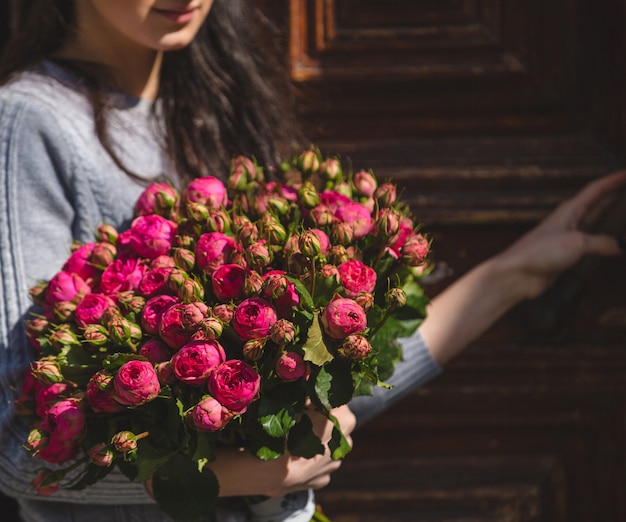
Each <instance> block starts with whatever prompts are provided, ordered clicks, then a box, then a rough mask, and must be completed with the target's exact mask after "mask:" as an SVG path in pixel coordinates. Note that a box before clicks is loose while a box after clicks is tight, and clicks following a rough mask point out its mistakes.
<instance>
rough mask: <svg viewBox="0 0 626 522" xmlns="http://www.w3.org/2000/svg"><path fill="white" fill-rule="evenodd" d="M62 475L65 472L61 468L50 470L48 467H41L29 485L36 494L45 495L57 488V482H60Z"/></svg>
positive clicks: (50, 493)
mask: <svg viewBox="0 0 626 522" xmlns="http://www.w3.org/2000/svg"><path fill="white" fill-rule="evenodd" d="M64 476H65V472H63V471H61V470H59V471H50V470H48V469H42V470H41V471H40V472H39V473H37V475H36V476H35V478H34V479H33V480H32V482H31V483H30V485H31V486H32V487H33V489H34V490H35V491H36V492H37V495H39V496H41V497H47V496H50V495H52V494H53V493H55V492H56V490H57V489H59V482H61V480H62V479H63V477H64Z"/></svg>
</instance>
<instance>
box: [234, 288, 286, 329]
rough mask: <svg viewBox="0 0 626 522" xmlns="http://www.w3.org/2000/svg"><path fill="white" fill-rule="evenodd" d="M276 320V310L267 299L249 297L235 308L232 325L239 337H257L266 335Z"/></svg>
mask: <svg viewBox="0 0 626 522" xmlns="http://www.w3.org/2000/svg"><path fill="white" fill-rule="evenodd" d="M277 320H278V317H277V316H276V311H275V310H274V308H273V307H272V305H271V304H270V302H269V301H266V300H265V299H260V298H258V297H251V298H250V299H246V300H245V301H242V302H241V303H240V304H239V306H237V308H236V309H235V313H234V314H233V321H232V326H233V328H234V329H235V331H236V332H237V333H238V334H239V337H240V338H241V339H243V340H248V339H258V338H259V337H265V336H267V335H268V334H269V331H270V328H271V327H272V325H273V324H274V323H275V322H276V321H277Z"/></svg>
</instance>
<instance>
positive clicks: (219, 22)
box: [0, 0, 302, 179]
mask: <svg viewBox="0 0 626 522" xmlns="http://www.w3.org/2000/svg"><path fill="white" fill-rule="evenodd" d="M74 1H75V0H12V2H11V7H10V10H9V11H10V12H9V13H8V14H9V15H10V16H9V17H8V18H7V19H8V20H9V22H8V24H9V38H8V39H7V43H6V45H5V46H4V49H2V53H1V55H0V83H2V82H6V81H7V80H8V79H9V78H10V77H11V76H12V75H13V74H14V73H16V72H19V71H22V70H24V69H26V68H28V67H29V66H31V65H33V64H36V63H37V62H39V61H41V60H42V59H45V58H50V57H51V56H53V55H54V53H55V52H56V51H57V50H58V49H59V48H60V47H61V46H62V45H63V43H64V41H65V40H66V38H67V37H68V35H70V34H71V31H73V30H74V18H75V14H74ZM279 38H280V35H279V33H278V31H277V30H276V28H275V27H273V26H272V24H271V23H270V21H269V20H268V19H267V18H266V17H265V16H263V14H262V13H261V12H259V10H258V9H257V8H256V7H255V6H254V2H253V1H251V0H215V2H214V5H213V7H212V11H211V13H210V14H209V16H208V17H207V20H206V22H205V23H204V25H203V26H202V28H201V29H200V31H199V32H198V35H197V36H196V38H195V39H194V41H193V42H192V43H191V44H190V45H189V46H187V47H185V48H183V49H180V50H177V51H171V52H167V53H165V56H164V59H163V65H162V71H161V82H160V88H159V95H158V99H159V102H160V104H161V107H162V110H160V111H159V114H160V115H161V117H162V118H163V121H164V123H165V128H166V129H167V135H166V143H165V147H166V150H167V152H168V153H169V155H170V157H171V158H172V159H173V160H174V163H175V164H176V166H177V170H178V173H179V175H180V176H181V177H182V178H183V179H189V178H193V177H199V176H206V175H217V176H220V175H223V174H225V172H226V170H225V169H227V167H228V164H229V162H230V159H231V158H232V157H233V156H236V155H239V154H245V155H249V156H254V157H255V158H256V159H257V160H258V161H259V163H260V164H262V165H265V166H269V167H271V166H275V165H276V164H277V162H278V160H279V159H280V157H282V156H284V155H285V154H286V153H288V152H289V150H290V149H291V147H292V146H293V145H299V144H301V143H302V138H301V134H300V131H299V129H298V126H297V123H296V119H295V116H294V110H293V106H292V104H293V98H294V97H293V92H292V89H291V84H290V81H289V78H288V75H287V72H286V67H285V65H284V63H282V60H281V58H282V57H283V53H281V52H280V47H279ZM60 63H62V64H64V65H65V66H66V67H70V68H72V69H74V70H78V72H79V73H80V74H81V75H82V76H83V77H84V78H85V80H86V84H87V85H89V86H90V87H91V88H92V90H93V92H94V95H93V96H92V97H91V101H92V104H93V107H94V117H95V118H94V119H95V122H96V130H97V133H98V136H99V138H100V140H101V141H102V143H103V145H104V146H105V147H106V148H107V150H108V151H109V153H110V154H111V156H112V157H113V158H114V159H115V160H116V161H117V162H118V164H119V161H118V160H117V158H116V156H115V153H114V152H113V150H112V147H111V146H110V143H109V140H108V137H107V133H106V111H107V104H106V102H105V97H104V96H102V93H103V91H104V90H105V89H106V88H107V86H110V85H109V83H108V82H109V81H110V75H107V74H106V71H105V70H103V69H101V68H98V70H96V71H94V69H93V67H89V66H88V65H86V64H82V63H76V62H74V63H67V62H60ZM120 167H122V168H124V170H126V171H127V172H128V173H129V174H132V173H131V172H129V171H128V170H127V169H126V168H125V167H124V166H123V165H121V164H120Z"/></svg>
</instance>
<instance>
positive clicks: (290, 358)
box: [275, 352, 307, 382]
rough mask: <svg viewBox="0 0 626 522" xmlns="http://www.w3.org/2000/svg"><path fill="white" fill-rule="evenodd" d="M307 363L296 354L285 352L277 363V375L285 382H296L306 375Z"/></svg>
mask: <svg viewBox="0 0 626 522" xmlns="http://www.w3.org/2000/svg"><path fill="white" fill-rule="evenodd" d="M306 369H307V368H306V363H305V362H304V359H303V358H302V356H301V355H300V354H298V353H296V352H283V353H282V354H281V356H280V357H279V358H278V361H276V368H275V370H276V375H278V377H279V378H280V379H281V380H282V381H285V382H291V381H296V380H298V379H299V378H300V377H302V376H303V375H305V374H306Z"/></svg>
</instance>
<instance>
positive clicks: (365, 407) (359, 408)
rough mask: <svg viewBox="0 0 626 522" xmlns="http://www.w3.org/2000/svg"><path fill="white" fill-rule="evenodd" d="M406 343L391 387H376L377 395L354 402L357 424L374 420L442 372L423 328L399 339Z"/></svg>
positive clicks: (351, 405)
mask: <svg viewBox="0 0 626 522" xmlns="http://www.w3.org/2000/svg"><path fill="white" fill-rule="evenodd" d="M398 341H399V342H400V344H401V345H402V361H401V362H400V363H398V364H397V365H396V368H395V371H394V374H393V375H392V376H391V378H390V379H389V381H388V382H389V384H391V385H392V386H393V388H392V389H391V390H388V389H386V388H382V387H375V388H374V390H373V393H374V394H373V396H370V395H364V396H360V397H355V398H354V399H352V401H350V408H351V409H352V412H353V413H354V415H355V416H356V419H357V427H360V426H362V425H363V424H365V423H366V422H368V421H370V420H371V419H373V418H374V417H376V416H377V415H379V414H381V413H382V412H383V411H385V410H386V409H388V408H389V407H390V406H392V405H393V404H395V403H396V402H398V401H399V400H400V399H402V398H404V397H406V396H407V395H409V393H411V392H412V391H413V390H415V389H417V388H419V387H420V386H423V385H424V384H426V382H428V381H429V380H431V379H432V378H434V377H436V376H437V375H439V374H440V373H441V372H442V368H441V366H440V365H439V364H438V363H437V361H435V359H433V356H432V355H431V353H430V350H429V349H428V346H427V345H426V342H425V341H424V338H423V337H422V335H421V333H420V331H419V330H417V331H416V332H415V333H414V334H413V335H412V336H411V337H404V338H400V339H398Z"/></svg>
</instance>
